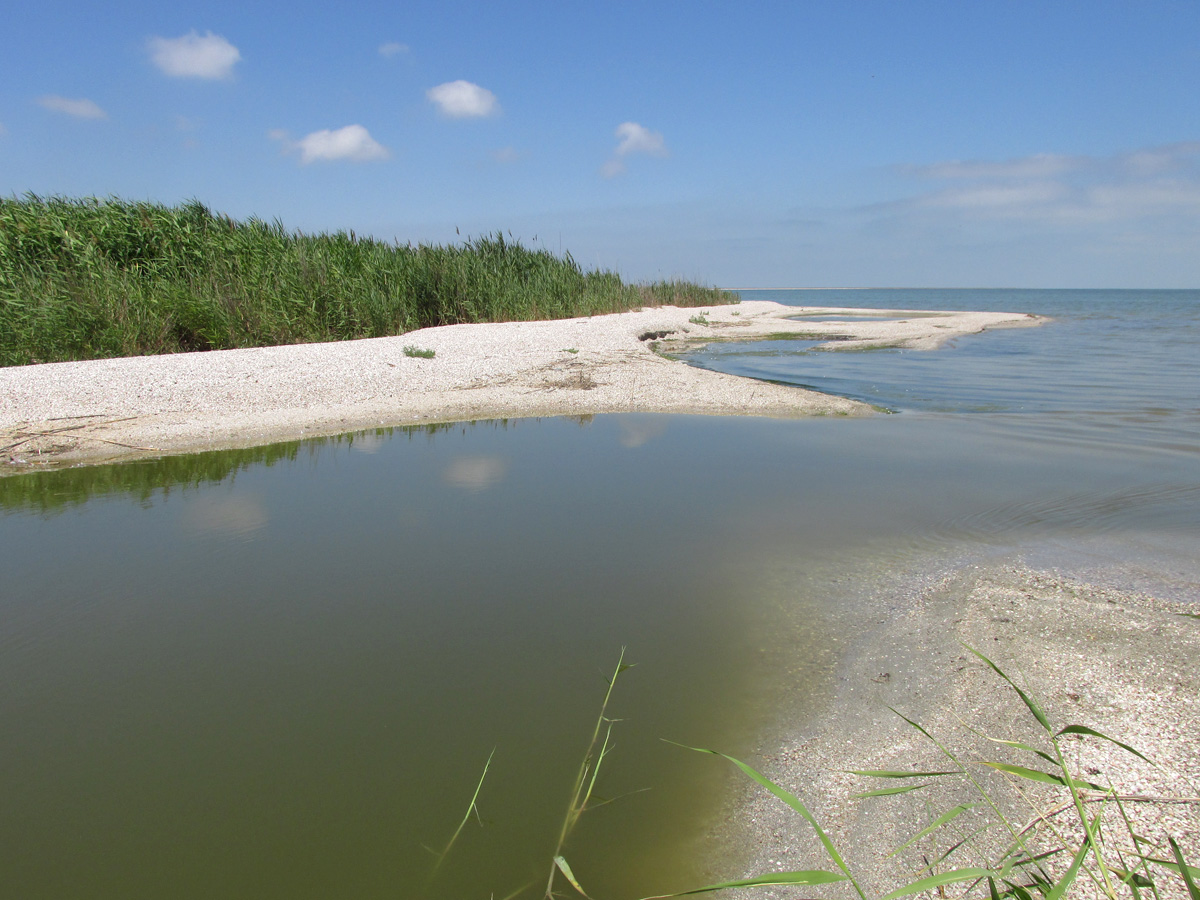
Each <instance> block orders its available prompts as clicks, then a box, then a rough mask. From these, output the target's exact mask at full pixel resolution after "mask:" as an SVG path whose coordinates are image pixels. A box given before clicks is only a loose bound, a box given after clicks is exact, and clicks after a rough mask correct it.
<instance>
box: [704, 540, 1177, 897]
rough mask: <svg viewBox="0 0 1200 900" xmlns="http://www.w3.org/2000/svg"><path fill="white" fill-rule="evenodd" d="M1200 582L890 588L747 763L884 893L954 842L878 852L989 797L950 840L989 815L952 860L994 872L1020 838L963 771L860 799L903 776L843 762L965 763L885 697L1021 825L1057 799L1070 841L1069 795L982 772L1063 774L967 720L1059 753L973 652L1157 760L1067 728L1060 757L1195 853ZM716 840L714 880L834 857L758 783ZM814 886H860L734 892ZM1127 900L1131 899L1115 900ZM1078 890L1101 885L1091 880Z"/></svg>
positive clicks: (1055, 867) (999, 578) (1006, 567)
mask: <svg viewBox="0 0 1200 900" xmlns="http://www.w3.org/2000/svg"><path fill="white" fill-rule="evenodd" d="M1195 588H1196V585H1195V583H1194V582H1191V583H1190V584H1183V585H1182V586H1180V585H1174V586H1172V589H1171V590H1170V591H1167V593H1170V594H1173V595H1174V596H1176V597H1181V598H1183V599H1182V600H1180V599H1174V597H1173V598H1172V599H1163V597H1161V596H1155V594H1153V593H1148V592H1134V591H1128V590H1118V589H1115V588H1112V587H1107V586H1104V585H1102V584H1096V583H1088V582H1085V581H1080V580H1078V579H1076V578H1074V577H1072V576H1070V575H1068V574H1063V573H1061V572H1057V571H1046V570H1040V571H1039V570H1035V569H1032V568H1030V567H1028V566H1026V565H1025V564H1024V563H1023V562H1022V561H1021V560H1020V559H1019V558H1014V559H1011V560H1007V561H1003V562H995V563H989V564H986V565H967V566H963V567H959V568H953V569H949V570H946V571H943V572H942V573H940V574H938V575H936V576H931V577H930V578H929V579H927V580H926V582H925V583H923V584H910V585H909V586H908V587H907V588H905V587H902V586H899V585H893V586H891V587H890V588H887V589H884V590H882V591H881V592H880V593H879V595H878V596H876V597H875V598H874V599H873V600H872V601H871V609H870V610H869V617H868V619H867V621H866V622H865V623H864V628H863V630H862V631H861V632H860V633H859V634H858V635H857V636H856V637H855V638H854V639H853V640H852V642H851V644H850V646H849V647H848V648H847V652H846V653H845V654H844V655H843V657H842V661H841V662H840V663H839V664H838V665H837V668H836V670H835V671H833V672H831V673H830V685H829V692H828V696H827V697H825V698H824V700H823V701H822V703H821V704H820V712H818V713H817V714H816V715H815V716H814V717H812V718H811V719H809V720H807V721H804V722H802V723H796V722H780V723H777V725H776V727H775V729H773V732H774V733H773V735H772V738H771V740H769V741H768V742H767V743H766V744H765V745H764V747H763V748H762V751H761V752H760V754H758V755H757V756H756V757H755V758H752V759H750V760H747V761H748V762H749V763H750V764H751V765H754V766H755V767H756V768H760V770H761V771H763V772H764V774H766V775H767V776H768V777H770V778H772V779H774V780H776V781H777V783H779V784H781V785H782V786H784V787H785V788H787V789H788V790H790V791H792V792H794V793H795V794H796V795H797V796H799V797H800V798H801V799H802V800H803V801H804V802H805V804H806V805H807V806H808V807H809V809H810V810H811V811H812V812H813V813H814V815H816V817H817V819H818V821H820V822H821V823H822V825H823V826H824V827H825V828H826V830H827V831H828V832H829V834H830V836H831V837H832V838H833V840H834V842H835V844H836V845H837V846H838V847H839V849H840V850H841V852H842V853H843V855H844V856H845V858H846V859H847V861H848V863H849V864H850V866H851V868H852V870H853V871H854V872H855V873H856V877H859V878H861V881H862V883H863V886H864V887H865V888H866V889H867V894H868V896H882V895H883V894H884V893H887V892H888V891H891V890H894V889H896V888H897V887H899V886H901V885H903V884H907V883H910V882H912V881H914V880H915V879H916V878H917V877H919V873H918V869H919V868H920V867H921V865H922V864H923V863H922V858H923V856H926V857H928V858H929V859H930V860H936V859H937V858H938V856H939V855H940V853H941V852H942V851H944V850H945V849H947V848H948V847H949V846H950V845H951V844H952V843H953V841H950V840H946V838H945V836H943V837H942V839H941V841H940V844H939V849H938V850H937V851H936V852H935V850H934V849H933V845H931V844H930V843H928V842H924V843H918V844H917V845H916V849H914V850H910V851H907V852H905V853H902V854H900V855H898V856H897V857H896V858H893V859H889V858H887V854H888V853H889V852H890V851H891V850H893V849H894V848H897V847H899V846H901V845H902V844H904V843H905V842H906V841H907V840H909V839H910V838H911V837H913V836H914V835H915V834H917V833H918V832H920V831H921V830H922V829H923V828H925V827H926V826H928V825H929V824H931V823H932V821H933V820H934V819H935V818H936V817H937V816H938V815H940V814H941V813H943V812H946V811H948V810H950V809H952V808H953V807H954V806H956V805H958V804H960V803H977V804H980V808H976V809H974V810H972V811H970V812H969V813H967V814H965V815H963V816H961V817H960V818H959V819H957V820H956V822H955V825H954V827H953V828H952V829H951V832H952V833H956V834H959V835H960V836H966V835H968V834H971V833H972V832H974V831H975V830H976V829H977V828H980V827H982V826H984V825H985V824H987V823H992V825H993V827H992V829H991V830H990V831H988V832H986V833H985V834H984V835H982V836H979V837H976V838H973V839H972V842H971V847H969V848H964V849H961V850H959V851H958V853H957V854H956V855H955V856H953V857H952V858H951V860H950V863H948V864H944V865H943V866H941V870H945V869H948V868H958V867H963V866H970V865H982V864H986V862H987V857H988V855H989V854H997V853H998V852H999V851H1001V850H1002V849H1003V848H1002V846H1001V845H1004V846H1007V842H1008V840H1009V835H1008V833H1007V832H1006V831H1004V830H1003V829H1002V828H1001V827H1000V826H999V825H998V822H999V820H998V818H997V817H996V815H995V814H994V813H993V812H992V811H990V810H988V809H987V808H985V807H983V806H982V804H981V803H980V797H979V795H978V794H977V793H975V792H973V790H972V789H971V787H970V785H969V784H964V783H963V781H962V780H961V779H957V778H955V779H949V778H948V779H929V778H927V779H913V780H912V781H910V782H906V783H910V784H911V783H929V784H931V787H929V788H925V789H923V790H921V791H917V792H913V793H908V794H901V795H896V796H888V797H874V798H865V799H854V797H853V795H854V794H856V793H860V792H863V791H870V790H877V789H880V788H887V787H895V786H897V785H899V784H901V783H905V782H900V781H898V780H887V779H881V778H867V777H860V776H856V775H853V774H850V772H851V771H852V770H859V771H863V770H905V771H945V770H947V769H953V768H954V765H953V763H951V762H950V760H948V759H947V757H946V756H944V755H943V754H942V753H941V752H940V751H939V750H938V748H937V747H936V746H935V745H934V744H933V743H932V742H931V741H930V740H929V739H928V738H926V737H925V736H924V735H922V734H921V733H920V732H919V731H917V730H916V729H915V728H913V727H912V726H911V725H909V724H908V723H906V722H905V721H904V720H903V719H901V718H900V717H899V716H897V715H896V714H895V713H893V712H892V711H891V710H890V709H889V708H888V707H892V708H893V709H895V710H896V711H898V712H901V713H903V714H904V715H905V716H907V717H908V718H910V719H912V720H914V721H915V722H918V723H919V724H921V725H922V727H924V728H925V729H926V730H928V731H929V733H930V734H931V735H933V736H934V737H936V738H937V739H938V740H939V741H940V742H942V743H943V744H944V745H945V746H947V747H948V748H949V749H951V750H952V751H953V752H954V753H955V754H956V755H959V757H960V758H961V759H963V760H965V761H968V768H969V769H970V771H971V774H972V775H974V776H975V777H976V778H979V779H980V780H981V781H982V782H983V783H984V784H985V785H986V786H987V788H988V790H989V791H990V792H992V794H993V797H994V798H995V799H996V800H997V801H998V802H999V806H1000V808H1001V809H1002V810H1003V811H1004V813H1005V816H1006V817H1007V818H1009V819H1010V821H1011V822H1013V823H1014V824H1016V826H1017V827H1018V828H1023V827H1025V826H1027V825H1030V824H1032V823H1035V822H1036V820H1037V817H1038V815H1039V814H1041V813H1044V812H1048V811H1053V812H1054V814H1053V815H1052V816H1051V817H1050V822H1052V823H1053V824H1054V825H1055V826H1056V827H1058V828H1060V829H1062V832H1063V833H1064V834H1066V835H1067V836H1068V841H1069V842H1072V843H1073V846H1074V847H1077V846H1078V841H1079V839H1080V832H1079V829H1078V827H1077V825H1073V823H1072V816H1073V812H1074V811H1073V809H1071V808H1067V809H1063V808H1062V801H1063V800H1064V799H1066V798H1067V794H1066V792H1065V791H1064V790H1063V789H1060V788H1056V787H1051V786H1047V785H1036V784H1032V783H1031V782H1028V781H1024V780H1017V779H1012V778H1010V777H1009V776H1006V775H1003V774H1001V773H999V772H996V771H994V770H992V769H990V768H988V767H986V766H983V765H981V764H980V761H981V760H989V761H999V762H1006V763H1011V764H1017V765H1024V766H1030V767H1037V768H1041V769H1043V770H1047V771H1051V770H1052V769H1051V767H1050V766H1049V764H1047V763H1045V761H1043V760H1040V759H1037V758H1036V757H1033V756H1032V755H1031V754H1029V753H1025V752H1021V751H1018V750H1014V749H1011V748H1009V747H1005V746H1002V745H1000V744H997V743H994V742H992V741H989V740H987V739H985V738H984V737H981V736H980V735H979V734H974V733H972V731H971V730H970V729H972V728H973V729H976V730H977V731H979V732H982V733H983V734H986V735H987V737H988V738H992V739H1001V740H1015V741H1022V742H1025V743H1028V744H1030V745H1032V746H1035V747H1038V748H1040V749H1047V750H1048V749H1049V743H1048V741H1047V736H1046V733H1045V732H1044V731H1043V730H1042V729H1041V728H1040V727H1039V726H1038V724H1037V722H1036V720H1035V719H1034V718H1033V716H1032V715H1031V714H1030V713H1029V711H1028V709H1027V708H1026V707H1025V705H1024V704H1023V702H1022V701H1021V699H1020V697H1019V696H1018V695H1017V693H1016V692H1015V691H1014V690H1013V689H1012V688H1011V687H1010V686H1008V685H1007V684H1005V682H1004V681H1003V680H1002V679H1001V678H1000V677H999V676H998V675H996V674H995V673H994V672H993V671H992V670H991V669H990V668H989V667H988V666H987V665H986V664H985V663H984V662H983V661H981V660H980V659H979V658H978V657H977V656H975V655H974V654H972V653H971V652H970V651H969V650H968V649H967V647H968V646H969V647H973V648H975V649H977V650H979V651H980V652H981V653H983V654H984V655H986V656H988V657H989V658H990V659H991V660H992V661H993V662H995V663H996V664H997V665H998V666H999V667H1000V668H1001V669H1003V670H1004V671H1005V672H1006V673H1007V674H1009V675H1010V677H1012V678H1013V679H1014V680H1015V681H1016V682H1017V683H1018V684H1020V685H1022V686H1023V687H1025V688H1026V689H1027V690H1028V691H1029V692H1030V693H1031V694H1032V695H1033V696H1034V697H1035V698H1036V699H1037V701H1038V702H1039V703H1040V704H1041V706H1042V708H1043V709H1044V710H1045V712H1046V714H1047V716H1048V718H1049V720H1050V722H1051V724H1052V725H1053V727H1054V728H1055V729H1056V730H1057V729H1059V728H1062V727H1064V726H1066V725H1068V724H1082V725H1086V726H1088V727H1091V728H1094V729H1096V730H1098V731H1101V732H1103V733H1104V734H1106V735H1109V736H1111V737H1113V738H1115V739H1117V740H1120V741H1122V742H1124V743H1127V744H1130V745H1131V746H1133V747H1134V748H1136V749H1137V750H1139V751H1140V752H1141V753H1143V754H1144V755H1145V756H1147V757H1148V758H1149V759H1150V760H1152V761H1153V762H1154V764H1155V765H1149V764H1147V763H1145V762H1143V761H1142V760H1139V759H1138V758H1137V757H1135V756H1133V755H1131V754H1129V753H1127V752H1126V751H1124V750H1122V749H1120V748H1118V747H1116V746H1114V745H1113V744H1111V743H1107V742H1105V741H1101V740H1097V739H1095V738H1086V739H1080V738H1078V737H1067V738H1065V739H1064V746H1065V748H1066V758H1067V759H1068V761H1069V764H1070V765H1071V767H1072V770H1073V771H1074V772H1075V774H1076V775H1077V776H1079V777H1082V778H1085V779H1087V780H1089V781H1092V782H1094V783H1097V784H1101V785H1109V784H1111V785H1112V786H1114V787H1115V788H1116V790H1117V791H1118V792H1119V794H1120V795H1121V796H1122V797H1123V798H1125V807H1126V810H1127V812H1128V813H1129V815H1130V817H1131V819H1132V820H1133V822H1134V825H1135V827H1136V829H1137V831H1138V833H1139V834H1140V835H1142V836H1144V837H1146V838H1148V839H1150V840H1152V841H1156V842H1158V843H1159V845H1160V846H1161V847H1162V848H1164V849H1165V851H1166V854H1167V855H1168V856H1169V855H1170V850H1169V847H1167V845H1166V841H1165V838H1166V836H1167V835H1172V836H1174V837H1175V838H1176V839H1177V840H1178V841H1179V842H1180V844H1181V846H1182V848H1183V850H1184V854H1185V857H1186V858H1187V859H1188V861H1189V862H1190V863H1191V864H1192V865H1196V864H1197V861H1198V860H1200V783H1198V782H1200V620H1198V619H1196V618H1194V617H1193V616H1192V615H1190V614H1195V613H1198V612H1200V604H1198V603H1197V602H1196V601H1197V600H1200V596H1198V595H1197V593H1196V589H1195ZM1189 599H1190V601H1191V602H1187V601H1188V600H1189ZM780 735H782V737H780ZM1018 787H1019V788H1020V789H1021V792H1020V793H1018V790H1017V788H1018ZM1090 796H1092V797H1093V798H1094V797H1097V796H1098V794H1095V793H1092V794H1091V795H1090ZM1088 808H1089V810H1090V813H1089V814H1095V813H1096V812H1097V811H1099V809H1100V804H1099V803H1098V802H1090V803H1089V804H1088ZM1076 821H1077V820H1076ZM1105 822H1106V827H1105V834H1106V836H1107V840H1108V842H1109V846H1108V853H1109V854H1110V858H1116V851H1115V848H1117V847H1120V848H1121V852H1123V853H1125V854H1126V858H1127V859H1128V858H1129V853H1130V851H1131V847H1130V841H1129V838H1128V834H1127V832H1126V831H1125V829H1124V828H1123V826H1122V823H1121V821H1120V818H1119V812H1118V811H1117V810H1116V809H1115V807H1113V806H1112V805H1111V804H1110V807H1109V809H1108V811H1107V812H1106V813H1105ZM1045 832H1046V827H1045V826H1043V827H1042V828H1041V829H1040V830H1039V831H1038V832H1037V833H1035V832H1034V831H1030V832H1028V833H1027V834H1028V836H1029V839H1030V840H1031V841H1032V842H1033V845H1034V846H1035V847H1039V848H1040V849H1043V850H1044V849H1046V848H1048V847H1049V846H1051V845H1052V842H1050V841H1047V839H1046V838H1045ZM709 839H710V840H712V841H713V846H714V847H718V848H720V852H719V853H717V854H716V857H724V858H726V859H729V858H733V859H739V860H740V862H739V863H738V865H739V866H740V871H735V872H730V871H723V872H720V873H717V872H715V871H714V872H710V873H709V874H710V875H711V876H713V877H716V876H717V875H718V874H719V876H720V877H721V878H722V879H725V878H732V877H739V878H740V877H748V876H750V875H752V874H759V873H763V872H769V871H787V870H797V869H827V870H828V869H832V868H833V866H832V864H831V863H830V861H829V860H828V858H827V857H826V856H825V855H824V853H823V851H822V849H821V848H820V846H819V845H818V843H817V840H816V838H815V836H814V834H813V832H812V829H811V828H810V827H809V826H808V825H807V823H805V822H804V821H803V820H802V819H801V818H800V816H799V815H798V814H796V813H795V812H793V811H791V810H790V809H788V808H786V807H785V806H784V805H783V804H782V803H780V802H779V801H778V800H776V799H775V798H773V797H771V796H770V795H769V794H767V793H766V792H765V791H763V790H761V789H759V788H757V786H751V785H750V783H749V782H748V781H747V784H746V787H745V788H744V789H741V788H739V791H738V794H737V796H736V797H735V799H734V800H733V802H732V803H731V805H730V806H729V807H728V809H727V810H726V811H725V813H724V816H723V821H721V823H720V824H719V825H718V826H717V827H716V829H715V830H714V832H713V833H712V834H710V835H709ZM972 848H973V849H972ZM1161 852H1162V851H1161V850H1160V851H1157V852H1155V853H1154V855H1156V856H1157V855H1160V853H1161ZM1060 855H1062V856H1065V854H1060ZM1069 864H1070V859H1069V857H1067V858H1064V859H1059V858H1058V857H1055V858H1053V859H1052V860H1051V861H1049V862H1047V864H1046V865H1047V868H1048V869H1049V870H1050V872H1051V873H1057V874H1061V873H1062V872H1063V871H1064V870H1065V868H1066V867H1067V866H1068V865H1069ZM1156 876H1157V878H1158V885H1159V889H1160V894H1161V896H1162V897H1164V898H1167V897H1179V898H1184V897H1186V896H1187V893H1186V889H1185V888H1184V886H1183V884H1182V882H1181V881H1180V880H1179V879H1178V877H1176V876H1174V875H1171V874H1170V873H1167V872H1165V871H1163V870H1161V869H1159V870H1158V871H1157V873H1156ZM947 890H949V891H950V892H951V893H950V895H951V896H957V895H958V894H959V893H961V888H958V889H956V888H947ZM977 893H978V892H977ZM818 895H819V896H831V897H851V896H855V895H854V894H853V891H852V890H851V889H850V888H849V886H848V885H845V884H842V885H837V886H834V887H831V888H821V889H816V888H807V889H805V888H760V889H757V890H755V891H746V892H744V893H743V894H740V895H739V894H735V893H730V894H728V896H745V897H757V898H765V897H768V898H783V897H810V896H818ZM1127 895H1128V892H1127V891H1126V893H1125V894H1123V896H1127ZM929 896H933V894H930V895H929ZM982 896H986V885H984V886H983V894H982ZM1067 896H1069V897H1090V896H1100V895H1099V894H1098V893H1096V891H1095V890H1094V885H1092V884H1090V882H1087V879H1081V880H1080V882H1079V883H1078V884H1077V885H1076V887H1075V888H1073V889H1072V891H1071V892H1070V893H1068V895H1067Z"/></svg>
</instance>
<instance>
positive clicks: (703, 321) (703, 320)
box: [688, 312, 708, 325]
mask: <svg viewBox="0 0 1200 900" xmlns="http://www.w3.org/2000/svg"><path fill="white" fill-rule="evenodd" d="M688 321H689V322H691V323H692V324H693V325H707V324H708V313H707V312H702V313H700V314H699V315H696V316H691V317H690V318H689V319H688Z"/></svg>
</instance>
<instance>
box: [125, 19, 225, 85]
mask: <svg viewBox="0 0 1200 900" xmlns="http://www.w3.org/2000/svg"><path fill="white" fill-rule="evenodd" d="M147 46H148V47H149V49H150V58H151V60H153V61H154V64H155V65H156V66H158V67H159V69H161V70H162V71H163V72H164V73H165V74H167V75H170V76H171V77H172V78H210V79H221V78H232V77H233V67H234V66H235V65H236V64H237V63H238V61H239V60H240V59H241V58H242V54H241V53H240V52H239V51H238V48H237V47H235V46H233V44H231V43H229V41H227V40H226V39H225V38H223V37H221V36H220V35H219V34H213V33H212V32H211V31H210V32H208V33H207V34H206V35H204V36H203V37H201V36H200V35H198V34H197V33H196V32H195V31H190V32H188V33H187V34H185V35H183V36H182V37H177V38H164V37H152V38H150V40H149V41H147Z"/></svg>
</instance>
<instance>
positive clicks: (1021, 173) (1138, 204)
mask: <svg viewBox="0 0 1200 900" xmlns="http://www.w3.org/2000/svg"><path fill="white" fill-rule="evenodd" d="M898 172H899V173H900V174H901V175H903V176H906V177H910V178H917V179H920V180H921V181H926V182H928V181H934V182H941V183H942V184H941V186H940V187H938V188H937V189H935V190H932V191H926V192H924V193H920V194H918V195H916V196H915V197H913V198H911V199H909V200H908V201H903V202H901V203H899V204H891V206H892V207H893V208H894V209H895V210H901V211H902V210H904V209H907V210H910V211H912V210H922V209H923V210H934V209H936V210H944V211H954V212H957V213H958V214H960V215H961V216H962V217H963V218H965V219H970V218H983V219H1022V220H1028V221H1043V222H1051V223H1052V222H1059V223H1069V222H1114V221H1119V220H1125V219H1141V218H1146V217H1154V216H1163V215H1177V214H1179V213H1188V214H1200V141H1191V142H1186V143H1178V144H1170V145H1167V146H1161V147H1150V148H1144V149H1139V150H1134V151H1131V152H1129V153H1123V154H1118V155H1115V156H1109V157H1099V156H1095V157H1092V156H1060V155H1055V154H1036V155H1033V156H1028V157H1024V158H1020V159H1010V160H1003V161H987V160H975V161H969V162H962V161H957V160H956V161H951V162H941V163H933V164H931V165H924V166H905V167H900V168H898Z"/></svg>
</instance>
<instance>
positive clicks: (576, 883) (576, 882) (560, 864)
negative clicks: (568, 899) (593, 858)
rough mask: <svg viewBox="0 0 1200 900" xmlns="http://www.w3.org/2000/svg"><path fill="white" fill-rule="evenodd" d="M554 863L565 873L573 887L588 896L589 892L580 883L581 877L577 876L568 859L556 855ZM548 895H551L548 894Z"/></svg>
mask: <svg viewBox="0 0 1200 900" xmlns="http://www.w3.org/2000/svg"><path fill="white" fill-rule="evenodd" d="M554 865H555V867H556V868H557V869H558V870H559V871H560V872H562V873H563V875H564V876H565V877H566V879H567V881H569V882H570V883H571V887H573V888H575V890H577V891H579V893H580V894H582V895H583V896H585V897H587V895H588V892H587V891H585V890H584V889H583V887H582V885H580V884H579V879H578V878H576V877H575V873H574V872H572V871H571V867H570V866H569V865H567V861H566V860H565V859H564V858H563V857H561V856H556V857H554ZM547 896H550V895H549V894H547Z"/></svg>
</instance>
